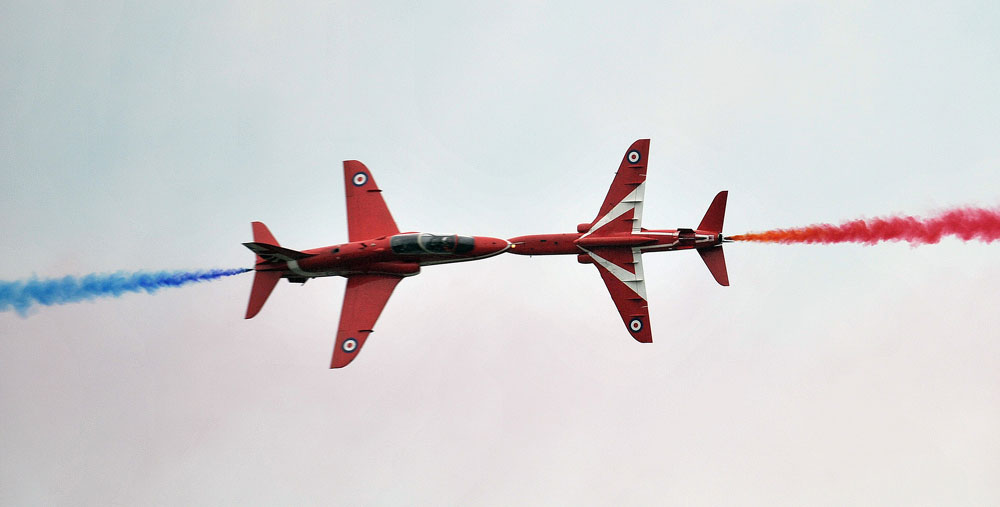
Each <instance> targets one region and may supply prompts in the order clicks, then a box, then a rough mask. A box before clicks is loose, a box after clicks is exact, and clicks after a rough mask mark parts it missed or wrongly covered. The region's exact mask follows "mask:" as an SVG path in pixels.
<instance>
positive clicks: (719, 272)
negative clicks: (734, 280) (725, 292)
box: [698, 245, 729, 287]
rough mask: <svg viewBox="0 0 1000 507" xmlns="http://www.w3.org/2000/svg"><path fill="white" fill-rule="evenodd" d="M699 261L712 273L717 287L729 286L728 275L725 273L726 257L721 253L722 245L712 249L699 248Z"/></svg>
mask: <svg viewBox="0 0 1000 507" xmlns="http://www.w3.org/2000/svg"><path fill="white" fill-rule="evenodd" d="M698 253H700V254H701V260H703V261H705V265H706V266H708V270H709V271H711V272H712V276H714V277H715V281H716V282H719V285H723V286H726V287H728V286H729V273H728V272H727V271H726V256H725V255H724V254H723V253H722V245H719V246H714V247H712V248H700V249H698Z"/></svg>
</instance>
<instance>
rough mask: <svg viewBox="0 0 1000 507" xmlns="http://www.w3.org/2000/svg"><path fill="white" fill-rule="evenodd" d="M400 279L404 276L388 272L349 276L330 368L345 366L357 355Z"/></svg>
mask: <svg viewBox="0 0 1000 507" xmlns="http://www.w3.org/2000/svg"><path fill="white" fill-rule="evenodd" d="M400 280H402V278H401V277H398V276H387V275H355V276H351V277H348V278H347V290H346V291H344V306H343V308H342V309H341V310H340V327H339V328H338V329H337V343H336V345H334V348H333V359H332V360H331V362H330V368H343V367H344V366H347V365H348V364H350V362H351V361H353V360H354V358H355V357H356V356H357V355H358V352H359V351H361V346H362V345H364V344H365V340H367V339H368V335H369V334H371V332H372V328H373V327H375V321H377V320H378V316H379V315H380V314H381V313H382V309H383V308H385V303H386V302H387V301H388V300H389V296H391V295H392V291H393V289H395V288H396V284H398V283H399V281H400Z"/></svg>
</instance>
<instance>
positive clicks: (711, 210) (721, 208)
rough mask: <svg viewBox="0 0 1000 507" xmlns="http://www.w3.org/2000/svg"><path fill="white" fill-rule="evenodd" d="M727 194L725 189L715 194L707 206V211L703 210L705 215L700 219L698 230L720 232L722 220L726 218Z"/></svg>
mask: <svg viewBox="0 0 1000 507" xmlns="http://www.w3.org/2000/svg"><path fill="white" fill-rule="evenodd" d="M728 196H729V192H728V191H726V190H723V191H722V192H719V193H718V194H716V196H715V199H713V200H712V204H711V205H710V206H709V207H708V211H706V212H705V217H704V218H702V219H701V224H699V225H698V230H699V231H712V232H722V222H723V220H724V219H725V218H726V198H727V197H728Z"/></svg>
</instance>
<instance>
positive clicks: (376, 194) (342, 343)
mask: <svg viewBox="0 0 1000 507" xmlns="http://www.w3.org/2000/svg"><path fill="white" fill-rule="evenodd" d="M344 188H345V189H346V194H347V236H348V242H347V243H342V244H339V245H331V246H326V247H322V248H313V249H311V250H302V251H298V250H290V249H288V248H283V247H282V246H281V245H280V244H279V243H278V240H276V239H274V236H273V235H272V234H271V232H270V231H269V230H268V229H267V227H266V226H265V225H264V224H262V223H260V222H253V224H252V225H253V242H250V243H244V245H245V246H246V247H247V248H249V249H250V250H252V251H253V252H254V253H255V254H257V263H256V265H255V266H254V279H253V288H252V289H251V291H250V303H249V304H248V306H247V313H246V318H248V319H250V318H253V316H255V315H257V313H258V312H260V310H261V308H262V307H263V306H264V303H265V302H266V301H267V298H268V296H269V295H270V294H271V291H272V290H274V286H275V285H276V284H277V283H278V281H279V280H281V279H282V278H285V279H287V280H288V281H289V282H297V283H305V282H306V280H308V279H310V278H317V277H323V276H343V277H346V278H347V290H346V291H345V292H344V305H343V308H342V309H341V312H340V326H339V328H338V329H337V340H336V343H335V344H334V348H333V358H332V359H331V361H330V368H342V367H344V366H347V365H348V364H350V362H351V361H353V360H354V358H355V357H357V355H358V353H359V352H360V351H361V347H362V346H364V344H365V340H367V339H368V335H369V334H371V333H372V329H373V328H374V327H375V321H377V320H378V317H379V315H380V314H381V313H382V309H383V308H384V307H385V304H386V302H387V301H388V300H389V296H390V295H391V294H392V291H393V289H395V288H396V284H398V283H399V281H400V280H402V279H403V278H405V277H407V276H413V275H416V274H418V273H420V267H421V266H427V265H431V264H448V263H452V262H465V261H471V260H475V259H485V258H487V257H493V256H494V255H499V254H501V253H503V252H504V251H506V250H507V248H508V247H509V246H510V243H508V242H507V240H504V239H499V238H490V237H485V236H461V235H458V234H428V233H419V232H406V233H400V232H399V228H398V227H396V222H395V221H394V220H393V219H392V215H391V214H390V213H389V208H388V207H387V206H386V204H385V200H384V199H382V191H381V190H380V189H379V188H378V185H376V184H375V179H374V178H373V177H372V174H371V171H369V170H368V168H367V167H365V165H364V164H362V163H361V162H358V161H357V160H347V161H345V162H344Z"/></svg>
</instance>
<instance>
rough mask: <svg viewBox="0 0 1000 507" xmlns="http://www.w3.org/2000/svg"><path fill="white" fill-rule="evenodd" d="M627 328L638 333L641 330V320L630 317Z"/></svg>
mask: <svg viewBox="0 0 1000 507" xmlns="http://www.w3.org/2000/svg"><path fill="white" fill-rule="evenodd" d="M628 328H629V329H631V330H632V332H633V333H638V332H639V331H642V320H640V319H632V320H630V321H629V323H628Z"/></svg>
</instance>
